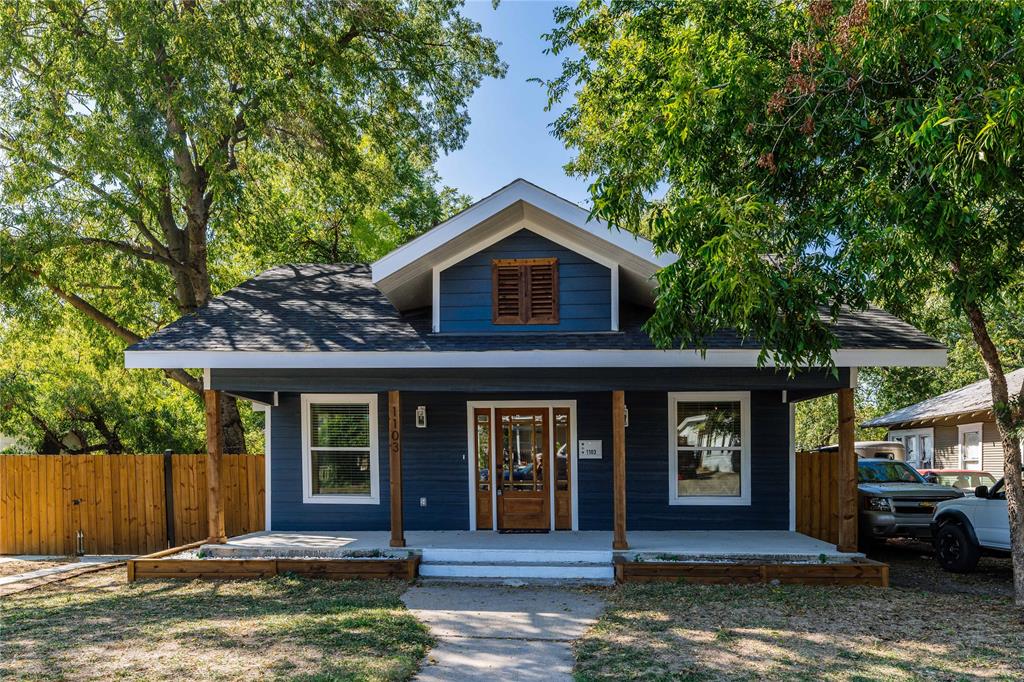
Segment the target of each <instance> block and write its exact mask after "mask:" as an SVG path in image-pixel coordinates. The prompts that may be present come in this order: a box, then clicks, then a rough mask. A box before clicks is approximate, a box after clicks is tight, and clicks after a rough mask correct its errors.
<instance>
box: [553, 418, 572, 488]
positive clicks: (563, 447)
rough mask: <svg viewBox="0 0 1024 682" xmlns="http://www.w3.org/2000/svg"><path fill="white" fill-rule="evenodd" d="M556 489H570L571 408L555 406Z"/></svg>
mask: <svg viewBox="0 0 1024 682" xmlns="http://www.w3.org/2000/svg"><path fill="white" fill-rule="evenodd" d="M554 412H555V490H568V489H569V465H570V461H571V458H570V456H569V410H563V409H560V408H555V411H554Z"/></svg>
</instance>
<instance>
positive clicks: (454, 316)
mask: <svg viewBox="0 0 1024 682" xmlns="http://www.w3.org/2000/svg"><path fill="white" fill-rule="evenodd" d="M546 257H555V258H558V279H559V310H558V313H559V322H558V324H554V325H516V326H510V325H495V324H493V322H492V321H491V320H492V315H493V312H492V309H491V308H492V292H491V288H492V287H491V261H492V260H493V259H496V258H546ZM440 280H441V282H440V286H441V291H440V296H439V298H440V307H441V310H440V311H439V318H440V320H441V331H442V332H457V333H460V332H487V331H494V332H500V333H504V332H512V331H531V332H545V331H574V332H584V331H608V330H610V329H611V297H612V295H611V271H610V270H609V269H608V268H606V267H604V266H603V265H600V264H599V263H595V262H594V261H591V260H590V259H588V258H586V257H585V256H582V255H581V254H578V253H575V252H573V251H570V250H569V249H566V248H565V247H563V246H561V245H559V244H556V243H555V242H552V241H550V240H548V239H546V238H544V237H541V236H540V235H537V234H535V233H533V232H530V231H529V230H526V229H523V230H520V231H519V232H516V233H515V234H512V235H510V236H508V237H506V238H505V239H503V240H501V241H499V242H498V243H496V244H493V245H491V246H490V247H488V248H486V249H484V250H482V251H480V252H478V253H476V254H474V255H472V256H470V257H468V258H466V259H465V260H463V261H461V262H460V263H458V264H456V265H454V266H452V267H450V268H448V269H446V270H444V271H443V272H442V273H441V276H440Z"/></svg>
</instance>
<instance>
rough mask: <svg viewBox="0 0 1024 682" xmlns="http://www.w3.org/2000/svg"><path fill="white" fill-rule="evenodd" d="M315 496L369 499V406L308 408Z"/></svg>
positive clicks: (315, 406) (312, 406)
mask: <svg viewBox="0 0 1024 682" xmlns="http://www.w3.org/2000/svg"><path fill="white" fill-rule="evenodd" d="M309 420H310V424H309V434H310V462H311V467H310V470H311V475H312V481H311V483H312V488H311V489H312V492H313V494H314V495H370V494H371V485H370V456H371V449H370V406H369V404H366V403H358V404H350V403H345V404H330V403H314V404H311V405H310V406H309Z"/></svg>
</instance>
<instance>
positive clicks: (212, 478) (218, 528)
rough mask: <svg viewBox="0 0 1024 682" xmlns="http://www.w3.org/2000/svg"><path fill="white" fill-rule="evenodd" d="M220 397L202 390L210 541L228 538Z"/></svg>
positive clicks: (218, 392)
mask: <svg viewBox="0 0 1024 682" xmlns="http://www.w3.org/2000/svg"><path fill="white" fill-rule="evenodd" d="M220 397H221V396H220V391H211V390H204V391H203V402H204V403H205V405H206V509H207V512H206V518H207V523H208V524H209V535H210V537H209V541H210V542H227V539H228V537H227V533H226V532H225V530H224V497H223V496H222V495H221V490H220V463H221V459H222V455H223V453H224V432H223V430H222V429H221V421H220V409H221V400H220Z"/></svg>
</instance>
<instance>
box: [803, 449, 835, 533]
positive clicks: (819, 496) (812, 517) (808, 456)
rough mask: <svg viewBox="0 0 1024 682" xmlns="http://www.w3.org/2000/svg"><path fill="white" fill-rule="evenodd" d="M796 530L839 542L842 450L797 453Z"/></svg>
mask: <svg viewBox="0 0 1024 682" xmlns="http://www.w3.org/2000/svg"><path fill="white" fill-rule="evenodd" d="M796 530H797V532H798V533H803V534H804V535H810V536H811V537H812V538H818V539H819V540H824V541H825V542H829V543H832V544H835V543H837V542H839V453H838V452H798V453H796Z"/></svg>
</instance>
